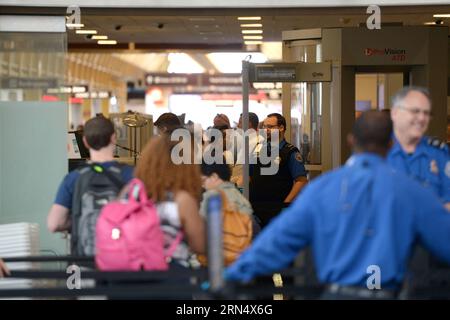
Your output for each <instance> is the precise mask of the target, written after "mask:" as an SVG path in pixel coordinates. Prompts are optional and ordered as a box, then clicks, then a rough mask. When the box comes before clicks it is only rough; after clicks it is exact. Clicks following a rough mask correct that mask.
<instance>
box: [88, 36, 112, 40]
mask: <svg viewBox="0 0 450 320" xmlns="http://www.w3.org/2000/svg"><path fill="white" fill-rule="evenodd" d="M91 39H92V40H106V39H108V36H92V38H91Z"/></svg>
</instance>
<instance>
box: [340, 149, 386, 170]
mask: <svg viewBox="0 0 450 320" xmlns="http://www.w3.org/2000/svg"><path fill="white" fill-rule="evenodd" d="M384 162H385V159H384V158H383V157H382V156H380V155H378V154H375V153H369V152H363V153H355V154H353V155H352V156H351V157H350V158H348V160H347V161H346V162H345V165H346V166H348V167H352V166H358V165H361V164H372V165H378V164H382V163H384Z"/></svg>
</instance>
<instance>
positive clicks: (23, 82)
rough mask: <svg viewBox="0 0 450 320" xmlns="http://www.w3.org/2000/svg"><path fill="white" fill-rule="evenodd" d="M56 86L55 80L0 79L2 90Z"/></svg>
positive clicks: (56, 81)
mask: <svg viewBox="0 0 450 320" xmlns="http://www.w3.org/2000/svg"><path fill="white" fill-rule="evenodd" d="M57 86H58V80H57V79H56V78H18V77H9V78H2V79H1V87H2V88H3V89H48V88H55V87H57Z"/></svg>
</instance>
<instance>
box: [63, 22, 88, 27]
mask: <svg viewBox="0 0 450 320" xmlns="http://www.w3.org/2000/svg"><path fill="white" fill-rule="evenodd" d="M66 27H67V28H83V27H84V24H82V23H66Z"/></svg>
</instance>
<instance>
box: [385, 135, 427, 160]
mask: <svg viewBox="0 0 450 320" xmlns="http://www.w3.org/2000/svg"><path fill="white" fill-rule="evenodd" d="M427 139H428V138H427V137H425V136H423V137H422V139H420V142H419V144H418V145H417V147H416V150H415V151H414V155H420V154H425V153H426V148H427ZM392 140H393V141H394V145H393V146H392V148H391V150H390V153H391V154H395V153H402V154H404V155H406V154H407V153H406V152H405V151H404V150H403V148H402V146H401V144H400V142H398V140H397V137H396V136H395V135H392Z"/></svg>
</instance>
